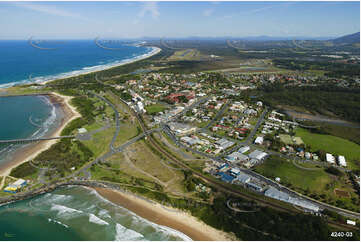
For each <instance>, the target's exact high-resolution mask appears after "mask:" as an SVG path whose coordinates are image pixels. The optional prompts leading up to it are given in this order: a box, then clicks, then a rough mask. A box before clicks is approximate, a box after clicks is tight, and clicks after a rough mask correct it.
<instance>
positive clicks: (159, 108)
mask: <svg viewBox="0 0 361 242" xmlns="http://www.w3.org/2000/svg"><path fill="white" fill-rule="evenodd" d="M166 109H167V107H166V106H164V105H162V104H159V103H158V104H152V105H149V106H146V107H145V110H146V111H147V114H150V115H152V114H156V113H159V112H163V111H164V110H166Z"/></svg>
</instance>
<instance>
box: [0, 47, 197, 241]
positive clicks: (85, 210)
mask: <svg viewBox="0 0 361 242" xmlns="http://www.w3.org/2000/svg"><path fill="white" fill-rule="evenodd" d="M36 44H38V45H40V46H41V47H44V48H49V49H38V48H35V47H33V46H31V45H30V44H29V43H28V41H25V40H24V41H0V55H1V58H0V66H1V68H0V88H1V87H8V86H12V85H17V84H23V83H29V82H42V81H45V80H51V79H55V78H60V77H65V76H70V75H75V74H81V73H85V72H88V71H94V70H101V69H104V68H107V67H110V66H114V65H117V64H119V63H124V62H128V61H130V60H133V59H137V58H141V57H144V56H146V55H148V54H149V53H150V52H151V51H152V48H148V47H137V46H132V45H120V46H113V47H115V48H114V49H112V50H109V49H103V48H100V47H99V46H97V45H95V44H94V41H93V40H83V41H80V40H79V41H58V42H57V41H54V42H46V43H40V44H39V43H36ZM116 45H118V43H116ZM54 47H55V48H54ZM2 94H4V91H3V90H1V89H0V139H1V140H3V139H19V138H29V137H41V136H44V135H46V134H47V133H49V132H51V130H53V129H54V128H56V127H57V126H58V125H59V122H60V120H61V118H62V115H63V113H62V111H61V109H60V108H57V107H56V105H53V104H51V103H50V102H49V99H48V98H46V97H43V96H18V97H4V96H1V95H2ZM5 94H6V93H5ZM16 150H17V151H18V152H19V151H21V150H19V145H17V146H14V145H8V144H7V145H1V146H0V168H1V165H4V164H5V163H6V162H8V160H9V156H10V157H11V154H12V153H13V152H14V151H16ZM0 240H17V241H18V240H50V241H52V240H58V241H59V240H190V238H188V237H187V236H186V235H184V234H182V233H181V232H178V231H175V230H173V229H170V228H167V227H164V226H160V225H157V224H154V223H152V222H150V221H147V220H145V219H143V218H141V217H139V216H137V215H136V214H134V213H132V212H131V211H129V210H127V209H125V208H123V207H120V206H117V205H115V204H112V203H111V202H109V201H107V200H105V199H104V198H102V197H101V196H99V195H98V194H97V193H96V192H95V191H94V190H89V189H86V188H83V187H66V188H61V189H58V190H56V191H54V192H51V193H47V194H44V195H40V196H37V197H34V198H32V199H28V200H24V201H18V202H15V203H12V204H8V205H3V206H0Z"/></svg>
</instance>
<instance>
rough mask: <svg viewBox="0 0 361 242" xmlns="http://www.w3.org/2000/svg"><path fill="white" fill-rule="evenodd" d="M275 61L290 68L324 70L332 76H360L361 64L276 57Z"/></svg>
mask: <svg viewBox="0 0 361 242" xmlns="http://www.w3.org/2000/svg"><path fill="white" fill-rule="evenodd" d="M273 63H274V64H275V65H277V66H280V67H282V68H285V69H290V70H303V71H304V70H323V71H327V72H328V73H326V75H328V76H330V77H343V76H349V77H354V76H360V65H357V64H345V63H336V62H330V61H328V60H326V61H308V60H295V59H292V60H291V59H275V60H273Z"/></svg>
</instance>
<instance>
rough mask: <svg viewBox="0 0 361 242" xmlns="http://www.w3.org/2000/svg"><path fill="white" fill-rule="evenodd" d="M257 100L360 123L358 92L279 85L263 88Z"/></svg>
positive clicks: (319, 87) (323, 87) (326, 87)
mask: <svg viewBox="0 0 361 242" xmlns="http://www.w3.org/2000/svg"><path fill="white" fill-rule="evenodd" d="M260 90H261V91H260V93H259V94H260V96H259V98H260V99H262V100H263V101H264V102H265V103H266V104H268V105H270V106H273V107H275V106H277V105H289V106H298V107H304V108H305V109H307V110H308V111H311V112H315V113H319V114H325V115H327V114H329V113H333V114H335V115H336V116H338V117H340V118H342V119H345V120H348V121H353V122H360V93H359V90H349V89H344V88H337V87H329V86H317V87H295V88H285V87H283V86H281V85H279V86H278V85H277V86H271V85H267V86H263V87H261V89H260Z"/></svg>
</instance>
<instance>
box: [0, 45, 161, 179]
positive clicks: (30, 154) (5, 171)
mask: <svg viewBox="0 0 361 242" xmlns="http://www.w3.org/2000/svg"><path fill="white" fill-rule="evenodd" d="M152 48H153V50H152V51H151V52H149V53H148V54H145V55H142V56H139V57H138V58H134V59H132V60H129V61H125V62H122V63H119V64H115V65H111V66H108V67H107V68H103V69H97V70H91V71H88V72H83V73H80V74H76V75H71V76H66V77H63V78H69V77H74V76H79V75H84V74H88V73H93V72H98V71H102V70H106V69H111V68H114V67H117V66H122V65H127V64H130V63H134V62H136V61H140V60H143V59H147V58H149V57H152V56H153V55H156V54H158V53H159V52H160V51H161V50H162V49H160V48H158V47H152ZM57 79H58V78H57ZM55 80H56V79H52V80H47V81H44V82H41V83H39V84H46V83H49V82H52V81H55ZM0 91H3V92H5V93H6V88H0ZM50 96H51V97H50V99H52V97H55V98H58V99H60V101H59V100H58V101H56V102H61V103H62V108H63V110H64V113H65V117H64V119H63V120H62V121H61V125H60V126H59V127H58V128H57V129H56V130H55V131H54V132H53V133H52V134H50V135H48V136H49V137H54V136H59V135H60V133H61V131H62V130H63V129H64V128H65V126H66V125H67V124H68V123H69V122H71V121H72V120H73V119H75V118H78V117H80V114H79V113H78V112H77V111H76V109H75V108H74V107H73V106H71V105H70V103H69V101H70V99H71V98H72V97H69V96H63V95H60V94H58V93H54V92H53V93H51V95H50ZM56 142H57V140H49V141H42V142H38V143H36V144H29V145H28V146H26V147H24V148H22V149H21V152H16V153H15V155H14V157H13V158H12V161H10V162H9V163H8V164H7V165H5V166H3V167H0V176H6V175H9V174H10V172H11V169H12V168H14V167H16V166H18V165H20V164H22V163H24V162H27V161H29V160H31V159H34V158H35V157H36V156H37V155H38V154H40V153H41V152H43V151H45V150H47V149H49V147H50V146H52V145H53V144H55V143H56Z"/></svg>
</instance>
